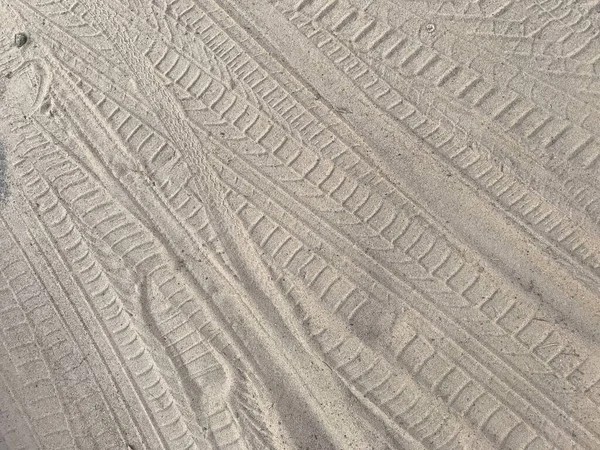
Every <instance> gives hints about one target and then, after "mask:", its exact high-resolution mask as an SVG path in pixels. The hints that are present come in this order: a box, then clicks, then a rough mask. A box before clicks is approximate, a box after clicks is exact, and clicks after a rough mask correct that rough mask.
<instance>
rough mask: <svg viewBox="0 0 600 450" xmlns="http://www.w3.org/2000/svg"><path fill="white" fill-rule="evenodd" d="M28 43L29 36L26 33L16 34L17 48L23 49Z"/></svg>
mask: <svg viewBox="0 0 600 450" xmlns="http://www.w3.org/2000/svg"><path fill="white" fill-rule="evenodd" d="M26 43H27V35H26V34H25V33H17V34H15V45H16V46H17V47H23V46H24V45H25V44H26Z"/></svg>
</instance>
